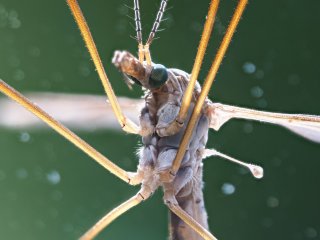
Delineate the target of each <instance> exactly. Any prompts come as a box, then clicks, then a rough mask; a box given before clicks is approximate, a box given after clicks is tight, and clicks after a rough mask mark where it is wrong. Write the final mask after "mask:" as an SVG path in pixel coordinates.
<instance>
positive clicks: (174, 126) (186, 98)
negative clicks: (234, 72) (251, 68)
mask: <svg viewBox="0 0 320 240" xmlns="http://www.w3.org/2000/svg"><path fill="white" fill-rule="evenodd" d="M218 6H219V0H211V4H210V7H209V10H208V15H207V18H206V22H205V24H204V28H203V32H202V37H201V40H200V43H199V47H198V52H197V55H196V59H195V61H194V64H193V68H192V72H191V77H190V81H189V84H188V87H187V89H186V91H185V93H184V95H183V99H182V103H181V108H180V111H179V114H178V116H177V118H176V119H175V121H173V122H172V123H171V124H170V126H169V127H168V129H170V132H173V134H174V133H176V132H178V131H179V130H180V129H181V127H182V126H183V124H184V122H185V120H186V117H187V115H188V110H189V107H190V103H191V99H192V96H193V92H194V88H195V85H196V82H197V78H198V75H199V71H200V68H201V65H202V62H203V58H204V54H205V52H206V49H207V46H208V42H209V39H210V36H211V32H212V29H213V24H214V21H215V17H216V14H217V10H218ZM168 131H169V130H168Z"/></svg>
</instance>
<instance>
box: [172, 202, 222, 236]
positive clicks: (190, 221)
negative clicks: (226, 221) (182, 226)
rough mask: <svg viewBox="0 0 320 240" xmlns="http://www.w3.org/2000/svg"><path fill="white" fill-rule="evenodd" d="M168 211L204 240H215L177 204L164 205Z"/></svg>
mask: <svg viewBox="0 0 320 240" xmlns="http://www.w3.org/2000/svg"><path fill="white" fill-rule="evenodd" d="M166 204H167V206H168V207H169V209H170V210H171V211H172V212H173V213H174V214H176V215H177V216H178V217H179V218H181V219H182V220H183V221H184V222H185V223H186V224H188V225H189V226H190V227H191V228H192V229H193V230H194V231H196V232H197V233H198V234H199V235H200V236H201V237H203V238H204V239H205V240H217V238H215V237H214V236H213V235H212V234H211V233H210V232H209V231H208V230H207V229H205V228H204V227H202V226H201V225H200V224H199V223H198V222H197V221H195V220H194V219H193V218H192V217H191V216H190V215H189V214H188V213H186V212H185V211H184V210H183V209H182V208H181V207H180V206H179V205H178V204H177V203H168V202H167V203H166Z"/></svg>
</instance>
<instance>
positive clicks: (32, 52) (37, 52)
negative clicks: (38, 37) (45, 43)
mask: <svg viewBox="0 0 320 240" xmlns="http://www.w3.org/2000/svg"><path fill="white" fill-rule="evenodd" d="M28 53H29V54H30V56H32V57H39V56H40V53H41V51H40V48H38V47H36V46H32V47H30V48H29V49H28Z"/></svg>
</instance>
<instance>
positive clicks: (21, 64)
mask: <svg viewBox="0 0 320 240" xmlns="http://www.w3.org/2000/svg"><path fill="white" fill-rule="evenodd" d="M236 2H237V1H234V0H233V1H232V0H228V1H222V3H221V7H220V11H219V14H218V18H217V24H216V28H215V30H214V35H213V39H212V40H211V43H210V46H209V50H208V53H207V55H206V61H205V62H204V65H203V68H202V69H203V71H202V73H201V75H200V82H202V80H203V78H204V77H205V75H206V72H207V71H208V69H209V66H210V63H211V60H212V59H213V57H214V52H215V49H216V47H217V45H218V43H219V41H220V40H221V37H222V35H223V33H224V31H225V29H226V27H227V24H228V21H229V19H230V16H231V13H232V11H233V9H234V8H235V6H236ZM140 4H141V11H142V18H143V23H142V24H143V28H144V30H145V35H146V34H147V31H149V29H150V28H151V25H152V22H153V19H154V17H155V14H156V11H157V8H158V6H159V1H155V0H154V1H147V0H142V1H141V3H140ZM208 4H209V2H208V1H207V0H206V1H191V0H183V1H171V0H170V1H169V7H173V8H172V9H170V10H169V11H168V12H167V13H166V14H165V15H166V17H167V18H168V20H167V21H166V22H164V24H163V28H164V29H165V30H164V31H163V32H161V33H160V34H159V35H158V36H160V39H159V40H156V41H155V42H154V44H153V46H152V53H153V60H154V61H155V62H161V63H162V64H164V65H166V66H168V67H176V68H180V69H183V70H186V71H190V69H191V67H192V64H193V59H194V56H195V53H196V48H197V45H198V42H199V39H200V34H201V28H202V24H203V22H204V19H205V15H206V11H207V8H208ZM80 5H81V7H82V9H83V11H84V13H85V15H86V17H87V20H88V23H89V25H90V27H91V30H92V33H93V36H94V38H95V40H96V44H97V46H98V49H99V51H100V54H101V56H102V59H103V62H104V65H105V66H106V68H107V73H108V75H109V77H110V79H111V81H112V84H113V86H114V88H115V92H116V93H117V94H118V95H121V96H130V97H139V96H140V95H141V91H140V90H139V89H137V88H135V91H129V90H128V88H127V87H126V85H125V84H124V83H123V81H122V80H121V76H120V74H119V73H118V72H117V70H116V69H115V68H114V67H113V66H111V63H110V60H111V57H112V54H113V52H114V50H116V49H127V50H129V51H131V52H133V53H135V52H136V50H137V49H136V47H137V46H136V42H135V40H133V39H132V38H130V35H134V34H135V33H134V30H133V28H132V27H131V25H133V24H134V22H133V20H131V19H130V18H128V17H127V15H129V16H131V17H132V16H133V12H132V11H131V10H130V9H128V8H126V6H125V5H129V6H131V5H132V1H129V0H120V1H119V0H108V1H105V0H90V1H88V0H81V1H80ZM319 12H320V1H317V0H305V1H298V0H269V1H250V4H249V5H248V7H247V9H246V12H245V14H244V17H243V19H242V21H241V23H240V26H239V28H238V31H237V33H236V34H235V37H234V40H233V42H232V44H231V46H230V48H229V50H228V53H227V56H226V57H225V59H224V62H223V65H222V66H221V69H220V71H219V74H218V76H217V81H216V83H215V84H214V87H213V89H212V91H211V93H210V96H211V99H214V100H215V101H221V102H224V103H228V104H234V105H240V106H246V107H252V108H258V109H266V110H270V111H279V112H300V113H311V114H320V107H319V102H320V96H319V88H320V83H319V80H320V79H319V75H320V68H319V54H320V46H319V42H320V30H319V24H320V14H319ZM0 74H1V75H0V76H1V78H2V79H4V80H5V81H7V82H8V83H9V84H11V85H13V86H14V87H15V88H17V89H19V90H21V91H36V92H43V91H51V92H65V93H71V92H74V93H90V94H103V90H102V87H101V84H100V82H99V80H98V77H97V74H96V72H95V70H94V66H93V64H92V62H91V60H90V57H89V56H88V53H87V51H86V49H85V47H84V43H83V40H82V39H81V37H80V34H79V31H78V29H77V27H76V25H75V23H74V21H73V19H72V17H71V15H70V12H69V9H68V7H67V5H66V2H65V1H63V0H55V1H49V0H46V1H43V0H42V1H41V0H31V1H21V0H0ZM1 97H2V96H1ZM0 114H1V109H0ZM88 124H89V123H88ZM79 134H80V136H81V137H83V138H84V139H85V140H87V141H88V142H89V143H91V144H92V145H93V146H94V147H96V148H97V149H98V150H99V151H101V152H102V153H104V154H105V155H106V156H108V157H109V158H110V159H112V160H114V162H115V163H117V164H118V165H120V166H122V167H124V168H125V169H128V170H135V168H136V165H137V161H138V160H137V157H136V156H135V152H136V149H137V146H138V145H137V144H138V143H139V138H138V137H136V136H131V135H125V134H123V133H121V132H116V131H111V130H108V131H107V130H105V131H99V132H98V131H96V132H93V133H81V132H79ZM208 146H209V147H213V146H214V147H216V148H217V149H219V150H221V151H223V152H225V153H228V154H230V155H232V156H236V157H239V158H240V159H243V160H246V161H253V162H255V163H258V164H261V165H262V166H263V167H264V168H265V177H264V178H263V179H262V180H259V181H257V180H255V179H253V178H252V177H251V176H250V174H248V173H247V172H246V171H244V170H243V169H242V168H240V167H238V166H234V165H232V164H229V163H226V162H225V161H223V160H220V159H216V158H212V159H208V160H206V161H205V172H204V181H205V183H206V185H205V189H204V193H205V200H206V207H207V211H208V215H209V224H210V229H211V230H212V232H213V233H214V234H215V235H216V236H217V237H218V238H219V239H224V240H232V239H254V240H256V239H279V240H280V239H294V240H298V239H320V206H319V205H320V204H319V203H320V194H319V191H320V190H319V185H318V184H319V181H320V175H319V174H318V172H319V167H320V162H319V154H320V148H319V145H317V144H314V143H311V142H308V141H306V140H304V139H302V138H300V137H298V136H296V135H294V134H292V133H290V132H288V131H286V130H284V129H282V128H280V127H275V126H270V125H262V124H259V123H253V122H246V121H236V120H235V121H232V122H230V123H228V124H227V125H226V126H224V127H223V128H222V129H221V130H220V131H219V132H213V131H210V139H209V142H208ZM137 190H138V188H133V187H130V186H127V185H126V184H125V183H123V182H121V181H119V180H118V179H117V178H116V177H114V176H113V175H111V174H109V173H108V172H107V171H105V170H104V169H103V168H102V167H100V166H99V165H98V164H96V163H95V162H94V161H92V160H90V159H89V157H87V156H86V155H85V154H83V153H82V152H80V151H79V150H78V149H76V148H75V147H74V146H73V145H71V144H70V143H68V142H67V141H66V140H64V139H63V138H62V137H60V136H59V135H57V134H56V133H54V132H53V131H52V130H45V129H44V130H41V131H31V130H30V129H25V130H23V131H20V130H19V131H18V130H8V129H3V128H2V129H0V239H76V238H78V237H79V236H80V235H81V234H82V233H83V232H84V231H86V230H87V229H88V228H89V227H90V226H91V225H92V224H93V223H95V221H96V220H97V219H99V218H100V217H101V216H102V215H103V214H104V213H106V212H107V211H109V210H111V209H112V208H113V207H115V206H117V205H118V204H120V203H121V202H122V201H124V200H126V199H128V198H129V197H131V196H132V195H133V194H134V193H135V192H136V191H137ZM167 235H168V234H167V210H166V208H165V207H164V205H163V204H162V195H161V191H158V192H157V193H156V194H155V195H154V196H153V197H152V198H151V199H150V200H148V201H147V202H145V203H143V204H141V205H140V206H138V207H136V208H134V209H133V210H131V211H129V212H128V213H126V214H125V215H123V216H122V217H120V218H119V219H118V220H117V221H115V222H114V223H113V224H112V225H110V227H109V228H108V229H107V230H105V231H104V232H103V233H102V234H101V235H99V237H98V239H166V238H167Z"/></svg>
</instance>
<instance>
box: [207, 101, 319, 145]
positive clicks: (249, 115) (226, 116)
mask: <svg viewBox="0 0 320 240" xmlns="http://www.w3.org/2000/svg"><path fill="white" fill-rule="evenodd" d="M208 111H209V114H210V115H211V122H210V128H213V129H215V130H219V129H220V127H221V126H222V125H223V124H224V123H226V122H227V121H229V120H230V119H232V118H240V119H248V120H256V121H260V122H267V123H272V124H276V125H280V126H283V127H285V128H287V129H289V130H291V131H293V132H295V133H296V134H298V135H300V136H302V137H305V138H307V139H309V140H311V141H314V142H317V143H320V116H315V115H304V114H284V113H271V112H264V111H257V110H252V109H248V108H242V107H235V106H230V105H225V104H221V103H211V104H209V107H208Z"/></svg>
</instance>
